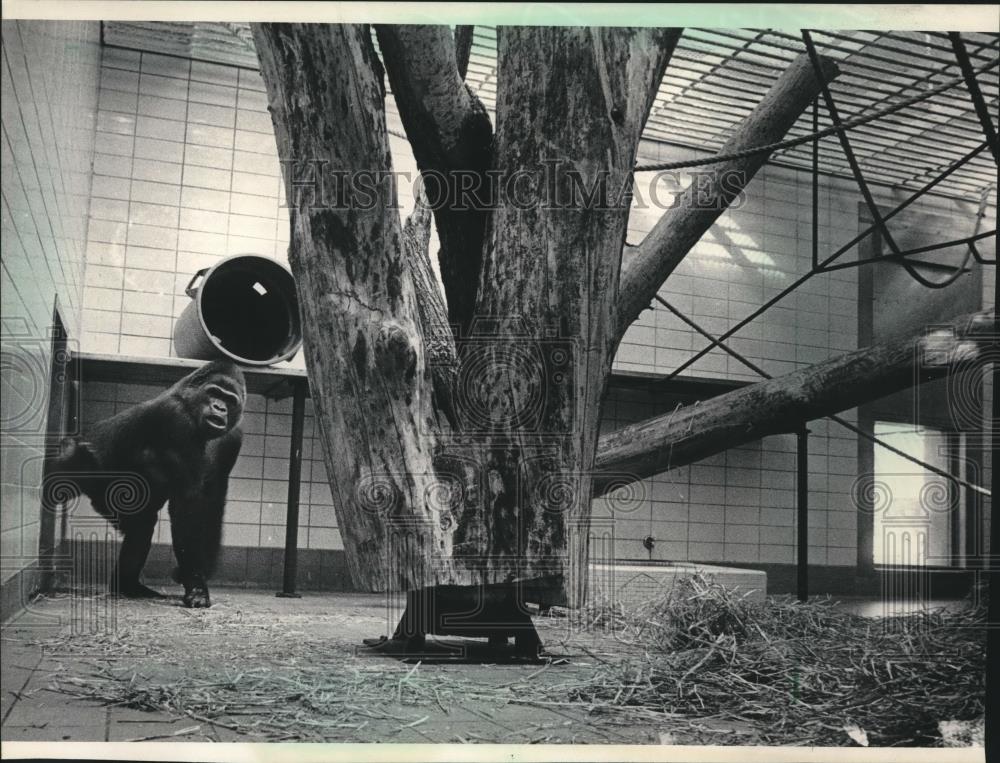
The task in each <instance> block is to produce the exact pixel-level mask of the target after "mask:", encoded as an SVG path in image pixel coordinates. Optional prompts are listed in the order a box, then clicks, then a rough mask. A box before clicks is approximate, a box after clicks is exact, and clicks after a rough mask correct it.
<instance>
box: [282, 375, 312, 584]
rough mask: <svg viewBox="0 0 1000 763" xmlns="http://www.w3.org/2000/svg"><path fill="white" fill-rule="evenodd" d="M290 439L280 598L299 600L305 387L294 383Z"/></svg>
mask: <svg viewBox="0 0 1000 763" xmlns="http://www.w3.org/2000/svg"><path fill="white" fill-rule="evenodd" d="M293 385H294V394H293V397H292V437H291V445H290V447H289V455H288V509H287V514H286V516H285V566H284V570H283V573H282V579H281V591H279V592H278V594H277V596H279V597H281V598H290V599H298V598H299V594H297V593H296V592H295V578H296V576H297V574H298V554H299V495H300V490H301V487H302V440H303V434H304V431H305V418H306V384H305V381H303V380H296V381H295V382H293Z"/></svg>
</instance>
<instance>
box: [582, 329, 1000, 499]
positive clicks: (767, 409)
mask: <svg viewBox="0 0 1000 763" xmlns="http://www.w3.org/2000/svg"><path fill="white" fill-rule="evenodd" d="M996 341H997V326H996V313H995V312H994V311H992V310H989V311H985V312H980V313H973V314H971V315H963V316H960V317H958V318H956V319H955V320H954V321H952V322H951V323H950V324H949V325H948V326H945V327H941V328H938V329H935V330H934V331H931V332H929V333H926V334H921V335H918V336H911V337H908V338H906V339H903V340H899V341H895V342H892V343H886V344H879V345H875V346H872V347H865V348H863V349H859V350H855V351H854V352H849V353H846V354H845V355H841V356H838V357H836V358H831V359H829V360H827V361H824V362H822V363H817V364H816V365H814V366H810V367H809V368H804V369H802V370H800V371H796V372H794V373H791V374H788V375H786V376H781V377H777V378H774V379H768V380H766V381H762V382H759V383H757V384H753V385H751V386H749V387H743V388H742V389H738V390H734V391H733V392H727V393H725V394H722V395H719V396H717V397H713V398H711V399H709V400H703V401H699V402H698V403H695V404H693V405H688V406H685V407H683V408H678V409H677V410H675V411H673V412H671V413H668V414H666V415H663V416H657V417H654V418H652V419H648V420H646V421H642V422H639V423H636V424H632V425H629V426H627V427H624V428H622V429H619V430H617V431H614V432H610V433H608V434H606V435H604V436H602V437H601V438H600V440H599V442H598V446H597V459H596V460H595V463H594V470H595V472H597V474H598V476H597V477H596V478H595V480H594V492H595V495H602V494H603V493H604V492H605V491H607V490H608V489H609V488H611V487H613V486H619V485H622V484H627V483H628V482H629V481H633V480H638V479H642V478H644V477H649V476H651V475H653V474H659V473H660V472H663V471H667V470H668V469H671V468H674V467H678V466H683V465H685V464H689V463H692V462H693V461H697V460H699V459H701V458H705V457H706V456H710V455H712V454H713V453H718V452H720V451H723V450H726V449H728V448H732V447H736V446H738V445H742V444H743V443H746V442H750V441H752V440H758V439H760V438H761V437H765V436H767V435H772V434H779V433H782V432H791V431H794V430H796V429H797V428H798V427H800V426H801V425H802V424H804V423H805V422H807V421H811V420H812V419H816V418H820V417H823V416H827V415H830V414H834V413H838V412H840V411H844V410H848V409H850V408H854V407H856V406H857V405H859V404H860V403H864V402H867V401H869V400H876V399H878V398H880V397H884V396H885V395H888V394H890V393H892V392H897V391H899V390H901V389H905V388H907V387H911V386H913V385H915V384H921V383H923V382H926V381H930V380H932V379H937V378H940V377H941V376H945V375H948V374H949V373H953V372H954V371H956V370H959V369H968V368H969V367H970V366H971V365H972V364H975V363H977V362H980V361H981V359H982V358H984V357H985V353H984V348H985V346H986V344H987V343H995V342H996ZM623 475H628V476H623Z"/></svg>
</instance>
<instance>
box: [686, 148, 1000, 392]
mask: <svg viewBox="0 0 1000 763" xmlns="http://www.w3.org/2000/svg"><path fill="white" fill-rule="evenodd" d="M985 148H986V144H985V143H981V144H980V145H979V146H978V147H976V148H975V149H973V150H972V151H970V152H969V153H968V154H966V155H965V156H964V157H962V158H961V159H959V160H958V161H956V162H955V163H954V164H952V165H951V166H950V167H949V168H948V169H946V170H945V171H944V172H942V173H941V174H940V175H938V176H937V177H935V178H933V179H932V180H931V181H930V182H929V183H926V184H925V185H924V186H923V187H921V188H920V189H919V190H917V191H915V192H914V193H913V194H912V195H910V196H909V197H908V198H907V199H906V200H905V201H903V202H902V203H901V204H900V205H899V206H897V207H896V208H895V209H893V210H891V211H889V212H887V213H886V215H885V217H884V218H883V220H884V221H888V220H890V219H892V218H893V217H894V216H895V215H897V214H899V213H900V212H902V211H903V210H904V209H906V208H907V207H908V206H910V204H912V203H913V202H915V201H916V200H917V199H919V198H920V197H921V196H923V195H924V194H925V193H927V191H929V190H930V189H931V188H933V187H934V186H935V185H937V184H938V183H940V182H941V181H942V180H944V179H945V178H947V177H948V176H949V175H951V174H952V173H953V172H955V171H956V170H958V169H959V168H960V167H962V165H964V164H966V163H967V162H968V161H969V160H970V159H972V158H973V157H974V156H976V155H977V154H978V153H979V152H980V151H982V150H983V149H985ZM874 231H875V226H874V225H870V226H868V228H867V229H865V230H864V231H862V232H861V233H859V234H858V235H857V236H855V237H854V238H853V239H851V240H850V241H849V242H847V243H846V244H844V245H843V246H842V247H840V248H839V249H838V250H837V251H836V252H834V253H833V254H831V255H830V256H829V257H827V258H826V259H825V260H823V261H822V262H821V263H820V267H826V266H827V265H829V264H830V263H831V262H833V261H834V260H835V259H837V258H838V257H839V256H840V255H842V254H843V253H844V252H846V251H847V250H848V249H850V248H851V247H853V246H854V245H855V244H857V243H858V242H859V241H861V240H863V239H864V238H866V237H867V236H869V235H871V234H872V233H873V232H874ZM815 274H816V273H815V271H810V272H808V273H806V274H805V275H804V276H800V277H799V278H798V279H796V280H795V281H793V282H792V283H791V284H790V285H789V286H787V287H785V288H784V289H783V290H782V291H781V292H779V293H778V294H776V295H775V296H774V297H772V298H771V299H769V300H768V301H767V302H765V303H764V304H763V305H761V306H760V307H758V308H757V309H756V310H754V311H753V312H752V313H750V315H748V316H747V317H746V318H744V319H742V320H741V321H739V322H738V323H737V324H736V325H735V326H731V327H730V328H729V329H727V330H726V331H725V333H723V334H722V336H721V337H719V339H718V340H712V343H711V344H709V345H708V346H707V347H705V348H703V349H701V350H699V351H698V352H697V353H695V354H694V355H693V356H692V357H690V358H688V359H687V360H686V361H684V362H683V363H681V365H679V366H678V367H677V368H675V369H674V370H673V371H671V372H670V373H669V374H667V380H669V379H672V378H674V377H675V376H677V375H678V374H680V373H681V372H682V371H684V370H685V369H687V368H689V367H690V366H692V365H693V364H695V363H697V362H698V361H699V360H700V359H701V358H703V357H704V356H705V355H707V354H708V353H709V352H711V351H712V349H713V348H714V347H715V346H716V345H718V344H720V343H721V341H723V340H725V339H728V338H729V337H731V336H732V335H733V334H735V333H736V332H737V331H739V330H740V329H741V328H743V327H744V326H746V325H747V324H748V323H750V322H751V321H753V320H756V319H757V318H758V317H760V316H761V315H762V314H763V313H765V312H767V310H769V309H770V308H771V307H773V306H774V305H776V304H777V303H778V302H780V301H781V300H782V299H784V298H785V297H787V296H788V295H789V294H791V293H792V292H793V291H795V290H796V289H797V288H799V286H801V285H802V284H804V283H805V282H806V281H808V280H809V279H810V278H812V277H813V276H814V275H815Z"/></svg>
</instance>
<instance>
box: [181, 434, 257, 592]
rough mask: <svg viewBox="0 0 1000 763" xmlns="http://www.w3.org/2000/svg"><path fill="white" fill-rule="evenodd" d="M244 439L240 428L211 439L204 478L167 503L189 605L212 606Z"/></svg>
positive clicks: (205, 461) (182, 583)
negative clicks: (211, 583) (229, 493)
mask: <svg viewBox="0 0 1000 763" xmlns="http://www.w3.org/2000/svg"><path fill="white" fill-rule="evenodd" d="M242 442H243V435H242V433H241V432H240V430H239V429H238V428H237V429H232V430H230V431H229V432H228V433H227V434H225V435H224V436H222V437H220V438H218V439H217V440H213V441H211V442H210V443H209V444H208V447H207V449H206V452H205V457H204V460H203V464H204V466H203V473H202V476H201V480H200V481H198V482H197V483H192V485H191V486H190V487H189V488H187V489H183V490H180V491H178V492H177V493H175V494H174V495H172V496H171V498H170V503H169V504H168V511H169V512H170V530H171V535H172V539H173V546H174V556H175V557H176V558H177V572H176V579H177V581H178V582H179V583H181V585H183V586H184V604H185V605H186V606H188V607H208V606H211V600H210V598H209V593H208V585H207V580H208V578H209V577H211V575H212V573H213V572H214V570H215V564H216V561H217V560H218V555H219V547H220V545H221V543H222V517H223V510H224V509H225V506H226V490H227V488H228V485H229V473H230V472H231V471H232V468H233V466H234V465H235V463H236V459H237V457H238V456H239V453H240V447H241V445H242Z"/></svg>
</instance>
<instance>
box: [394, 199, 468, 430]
mask: <svg viewBox="0 0 1000 763" xmlns="http://www.w3.org/2000/svg"><path fill="white" fill-rule="evenodd" d="M430 237H431V210H430V208H429V207H428V206H427V195H426V193H425V192H424V189H423V188H421V189H420V190H419V191H417V198H416V200H415V202H414V205H413V212H411V213H410V216H409V217H407V218H406V222H405V223H403V251H404V253H405V256H406V260H407V262H408V263H409V265H410V273H411V275H412V276H413V287H414V290H415V291H416V297H417V312H418V314H419V316H420V327H421V332H422V334H423V338H424V348H425V351H426V354H427V364H428V366H429V367H430V369H431V375H432V378H433V380H434V396H435V402H436V405H435V408H437V409H439V410H440V411H441V412H442V413H444V414H445V416H446V417H447V419H448V422H447V423H448V426H449V427H456V426H457V423H458V422H457V421H456V420H455V417H454V404H453V401H452V395H453V392H454V384H455V376H456V374H457V373H458V356H457V354H456V347H455V336H454V334H453V333H452V331H451V326H450V325H449V323H448V308H447V307H446V306H445V303H444V296H443V295H442V294H441V285H440V283H439V282H438V279H437V276H436V275H435V273H434V268H433V267H432V266H431V258H430V254H429V252H428V247H429V244H430Z"/></svg>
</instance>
